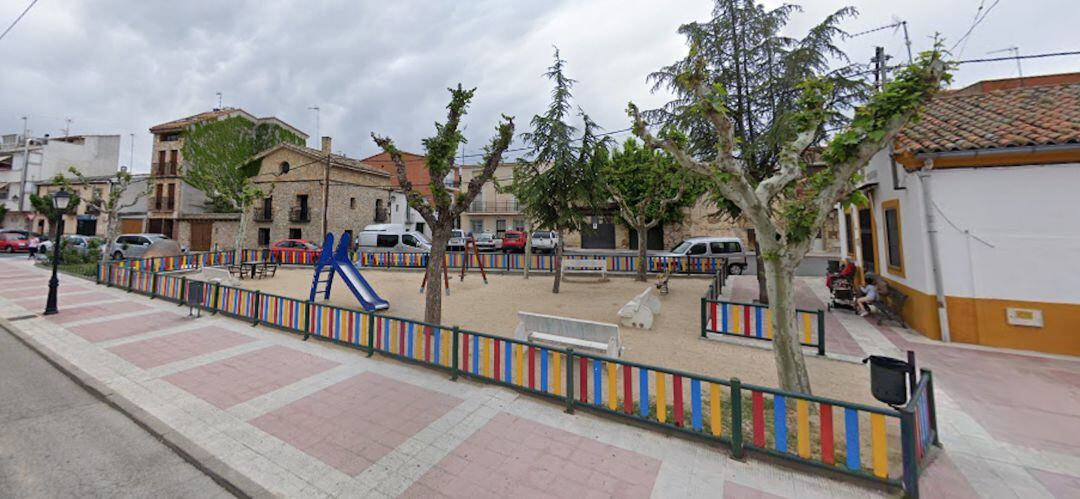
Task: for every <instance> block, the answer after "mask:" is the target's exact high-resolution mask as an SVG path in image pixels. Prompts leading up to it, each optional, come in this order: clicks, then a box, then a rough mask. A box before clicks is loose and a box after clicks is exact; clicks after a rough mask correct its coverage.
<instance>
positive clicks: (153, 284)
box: [150, 272, 158, 300]
mask: <svg viewBox="0 0 1080 499" xmlns="http://www.w3.org/2000/svg"><path fill="white" fill-rule="evenodd" d="M157 280H158V275H157V272H154V273H153V274H150V299H151V300H153V299H154V298H157Z"/></svg>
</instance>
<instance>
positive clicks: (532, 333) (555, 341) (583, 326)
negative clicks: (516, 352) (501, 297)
mask: <svg viewBox="0 0 1080 499" xmlns="http://www.w3.org/2000/svg"><path fill="white" fill-rule="evenodd" d="M518 319H519V320H520V322H518V326H517V330H516V331H514V337H515V338H516V339H517V340H519V341H524V342H528V343H541V344H548V345H551V346H555V347H559V348H567V347H570V348H575V349H583V350H592V351H596V352H600V353H603V354H604V355H607V356H608V357H618V356H619V353H620V352H621V351H622V343H621V342H620V341H619V326H618V325H616V324H608V323H605V322H593V321H586V320H581V319H571V318H569V317H559V316H556V315H543V314H534V313H531V312H518Z"/></svg>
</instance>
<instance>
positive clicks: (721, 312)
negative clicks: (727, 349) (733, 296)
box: [701, 297, 825, 355]
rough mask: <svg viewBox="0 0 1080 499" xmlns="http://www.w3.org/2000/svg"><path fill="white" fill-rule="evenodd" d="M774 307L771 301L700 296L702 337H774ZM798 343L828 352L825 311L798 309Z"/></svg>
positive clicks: (760, 338)
mask: <svg viewBox="0 0 1080 499" xmlns="http://www.w3.org/2000/svg"><path fill="white" fill-rule="evenodd" d="M772 319H773V318H772V311H771V310H769V307H768V305H760V304H757V303H745V302H735V301H727V300H710V299H708V298H705V297H702V298H701V337H702V338H705V337H707V336H708V335H709V334H723V335H727V336H738V337H741V338H751V339H755V340H765V341H772V339H773V325H774V321H773V320H772ZM795 326H796V328H798V331H799V344H801V345H803V346H808V347H815V348H817V353H818V355H825V311H824V310H804V309H796V311H795Z"/></svg>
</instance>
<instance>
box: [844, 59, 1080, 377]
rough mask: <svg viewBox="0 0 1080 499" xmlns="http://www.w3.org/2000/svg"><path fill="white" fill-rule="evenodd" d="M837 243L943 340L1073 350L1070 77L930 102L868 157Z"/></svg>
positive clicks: (1076, 236)
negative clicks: (861, 195) (861, 201)
mask: <svg viewBox="0 0 1080 499" xmlns="http://www.w3.org/2000/svg"><path fill="white" fill-rule="evenodd" d="M865 177H866V183H865V185H864V186H863V190H864V192H865V193H866V194H867V197H868V199H869V204H866V205H863V206H855V207H851V208H849V209H847V210H843V215H842V219H841V220H842V222H841V224H840V228H841V251H842V252H844V253H847V254H849V255H853V256H854V257H855V259H856V261H857V263H858V264H859V265H860V268H861V269H862V270H863V271H864V272H868V271H874V272H876V273H877V274H878V275H880V276H882V277H884V278H885V279H886V280H887V281H888V282H889V283H890V284H891V286H892V287H893V288H895V289H898V290H900V291H901V292H903V293H904V294H906V295H907V296H908V301H907V304H906V306H905V309H904V317H905V319H906V321H907V323H908V325H909V326H910V327H912V328H913V329H915V330H917V331H919V332H920V333H922V334H924V335H926V336H928V337H931V338H937V339H943V340H945V341H955V342H964V343H974V344H981V345H989V346H995V347H1005V348H1018V349H1029V350H1038V351H1043V352H1051V353H1062V354H1071V355H1080V329H1078V328H1077V325H1078V324H1080V286H1078V285H1077V283H1080V209H1078V208H1077V206H1078V203H1077V196H1078V195H1077V192H1078V190H1080V73H1073V74H1064V75H1049V76H1041V77H1025V78H1022V79H1008V80H994V81H986V82H980V83H977V84H974V85H972V86H969V87H967V88H964V89H961V90H956V91H950V92H946V93H944V94H942V95H940V96H938V97H936V98H935V99H934V100H933V102H932V103H931V104H930V105H929V106H928V107H927V109H926V110H925V112H924V114H923V117H922V119H921V120H920V121H919V122H918V123H914V124H912V125H910V126H909V127H908V128H907V129H905V130H904V131H903V132H902V133H901V135H900V136H899V137H898V138H897V140H896V142H895V144H894V148H893V151H892V152H891V153H890V152H888V151H883V152H882V153H880V154H878V155H877V156H876V157H874V159H873V161H872V162H871V163H870V165H869V166H868V169H867V171H866V175H865Z"/></svg>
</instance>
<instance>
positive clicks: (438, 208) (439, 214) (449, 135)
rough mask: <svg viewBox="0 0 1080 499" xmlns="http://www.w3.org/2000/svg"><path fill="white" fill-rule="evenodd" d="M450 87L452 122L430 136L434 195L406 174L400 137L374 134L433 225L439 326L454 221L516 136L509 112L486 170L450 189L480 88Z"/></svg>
mask: <svg viewBox="0 0 1080 499" xmlns="http://www.w3.org/2000/svg"><path fill="white" fill-rule="evenodd" d="M448 90H449V91H450V104H449V105H447V106H446V108H447V109H448V112H447V116H446V123H435V135H434V136H432V137H429V138H426V139H424V150H425V153H426V154H425V158H424V162H425V165H426V166H427V171H428V174H429V175H430V177H431V183H430V184H429V187H430V188H431V197H430V198H425V197H424V195H423V194H421V193H420V192H418V191H416V190H413V183H412V181H411V180H409V177H408V175H406V170H405V161H404V159H402V157H401V151H400V150H399V149H398V148H397V147H396V146H395V145H394V141H393V140H391V139H390V138H388V137H380V136H378V135H376V134H375V133H372V134H371V138H372V139H373V140H374V141H375V143H376V144H378V146H379V147H381V148H382V150H383V151H386V153H387V154H389V155H390V159H391V160H392V161H393V162H394V165H395V166H396V167H397V179H398V184H399V185H400V186H401V189H402V190H403V191H405V198H406V199H407V200H408V204H409V206H410V207H412V208H413V209H415V210H416V211H417V212H418V213H420V216H421V217H423V219H424V222H426V223H427V224H428V227H430V228H431V254H430V257H429V258H428V262H427V269H426V273H427V288H426V289H425V293H426V294H425V296H424V321H425V322H430V323H433V324H440V323H441V321H442V275H441V274H442V272H443V265H445V262H444V261H443V260H444V259H445V257H446V243H447V242H449V241H450V234H451V230H453V228H454V222H455V221H456V220H457V219H458V217H460V216H461V214H462V213H464V212H465V210H466V209H467V208H468V207H469V205H470V204H471V203H472V202H473V199H475V198H476V196H477V195H478V194H480V190H481V188H482V187H483V186H484V184H486V183H487V182H489V181H490V180H491V177H492V175H494V174H495V168H497V167H498V166H499V164H500V163H501V162H502V157H503V153H504V152H506V148H507V147H509V146H510V141H511V140H513V138H514V119H513V118H512V117H510V116H506V115H503V119H502V121H501V122H500V123H499V125H498V127H497V128H496V130H497V133H496V135H495V137H494V138H492V139H491V143H490V144H488V145H487V146H486V147H485V148H484V159H483V165H484V166H483V168H482V169H481V171H480V174H479V175H475V176H473V178H472V179H471V180H469V184H468V186H467V188H465V190H464V192H461V191H457V192H455V191H451V190H450V189H448V188H447V187H446V183H445V182H444V180H445V179H446V176H447V175H448V174H450V172H451V170H452V169H453V166H454V157H455V156H456V155H457V148H458V144H460V143H461V142H463V141H464V140H465V138H464V137H463V136H462V134H461V131H460V129H459V127H460V125H461V118H462V116H464V115H465V112H466V108H467V107H468V106H469V101H471V100H472V97H473V94H474V93H475V92H476V89H475V88H473V89H470V90H465V89H463V88H462V87H461V84H458V86H457V88H450V89H448Z"/></svg>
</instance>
